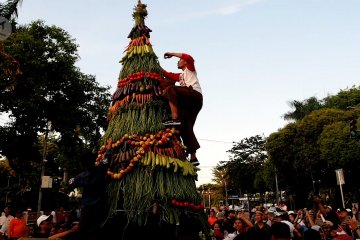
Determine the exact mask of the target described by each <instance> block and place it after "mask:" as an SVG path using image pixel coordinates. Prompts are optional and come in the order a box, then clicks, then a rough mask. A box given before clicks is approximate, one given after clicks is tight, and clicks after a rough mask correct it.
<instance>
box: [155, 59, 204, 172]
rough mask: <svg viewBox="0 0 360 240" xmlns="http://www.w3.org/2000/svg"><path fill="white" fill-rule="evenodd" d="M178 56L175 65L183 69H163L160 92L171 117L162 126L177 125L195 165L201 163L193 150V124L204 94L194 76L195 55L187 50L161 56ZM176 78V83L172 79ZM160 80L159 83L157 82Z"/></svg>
mask: <svg viewBox="0 0 360 240" xmlns="http://www.w3.org/2000/svg"><path fill="white" fill-rule="evenodd" d="M173 56H174V57H178V58H179V61H178V64H177V65H178V68H179V69H181V70H182V73H171V72H167V71H165V70H163V75H164V76H165V77H166V80H168V81H166V80H165V81H164V82H170V83H172V84H166V87H165V88H164V91H163V93H162V96H163V97H165V98H166V99H167V100H168V101H169V106H170V110H171V118H172V119H171V120H168V121H165V122H164V123H163V124H164V125H165V126H176V125H180V135H181V138H182V140H183V141H184V145H185V146H186V151H187V153H188V154H190V162H191V163H192V164H193V165H194V166H198V165H199V164H200V163H199V161H198V159H197V158H196V150H197V149H199V148H200V144H199V142H198V141H197V139H196V136H195V134H194V129H193V128H194V125H195V121H196V118H197V115H198V114H199V112H200V110H201V108H202V105H203V95H202V90H201V87H200V83H199V79H198V77H197V73H196V69H195V64H194V62H195V61H194V59H193V58H192V57H191V56H190V55H188V54H186V53H171V52H167V53H165V54H164V58H166V59H167V58H171V57H173ZM176 82H178V83H179V86H178V85H175V83H176ZM160 84H161V83H160Z"/></svg>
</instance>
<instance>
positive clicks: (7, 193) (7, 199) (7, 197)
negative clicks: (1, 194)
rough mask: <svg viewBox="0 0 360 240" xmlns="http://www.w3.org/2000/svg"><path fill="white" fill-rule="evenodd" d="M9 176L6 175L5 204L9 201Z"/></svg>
mask: <svg viewBox="0 0 360 240" xmlns="http://www.w3.org/2000/svg"><path fill="white" fill-rule="evenodd" d="M10 178H11V177H10V176H8V182H7V192H6V197H5V205H7V204H8V201H9V193H10V189H9V188H10Z"/></svg>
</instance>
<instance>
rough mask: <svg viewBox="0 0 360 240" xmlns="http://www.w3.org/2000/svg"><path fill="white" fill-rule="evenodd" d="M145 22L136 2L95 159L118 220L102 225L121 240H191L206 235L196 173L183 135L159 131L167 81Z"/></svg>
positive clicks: (171, 130)
mask: <svg viewBox="0 0 360 240" xmlns="http://www.w3.org/2000/svg"><path fill="white" fill-rule="evenodd" d="M146 17H147V9H146V5H145V4H142V3H141V1H139V2H138V4H137V6H136V7H135V8H134V12H133V19H134V21H135V25H134V27H133V28H132V29H131V31H130V33H129V36H128V38H130V42H129V45H128V46H127V48H126V51H125V55H124V57H123V58H122V59H121V61H120V62H121V63H122V69H121V71H120V74H119V81H118V85H117V89H116V91H115V93H114V95H113V103H112V106H111V107H110V110H109V114H108V116H109V126H108V128H107V129H106V131H105V134H104V136H103V138H102V146H101V148H100V149H99V157H98V158H97V159H96V161H97V162H99V161H102V160H105V159H106V160H108V161H109V170H108V177H109V183H108V188H107V189H108V191H107V192H108V195H109V202H110V217H111V218H112V219H116V218H120V220H118V221H109V222H108V224H112V223H113V224H115V225H116V226H118V227H121V226H122V227H123V229H122V231H123V232H124V234H123V239H141V238H144V237H147V236H149V235H152V236H156V238H159V239H175V238H178V237H184V236H187V237H189V236H190V237H191V238H194V237H198V235H199V232H200V231H202V232H203V233H205V234H208V232H209V226H208V222H207V217H206V215H205V214H204V211H203V209H204V206H203V201H202V196H201V194H200V193H199V192H198V191H197V189H196V184H195V180H196V178H197V171H198V168H196V167H194V166H193V165H192V164H191V163H190V162H189V161H188V160H187V159H186V156H187V154H186V151H185V150H186V146H184V144H183V142H182V139H181V138H180V131H181V128H178V129H176V128H164V126H163V125H162V122H163V121H164V120H165V119H167V118H168V116H169V115H170V110H169V107H168V103H167V101H166V100H165V98H163V97H162V96H161V94H162V90H163V86H164V85H163V83H164V82H165V81H164V77H163V75H162V69H161V67H160V65H159V62H158V58H157V56H156V54H155V52H154V51H153V49H152V46H151V43H150V32H151V30H150V29H149V28H148V27H147V26H146V25H145V21H144V20H145V18H146ZM119 209H120V210H122V211H121V212H119V211H117V210H119ZM125 225H127V226H125ZM109 229H111V228H109Z"/></svg>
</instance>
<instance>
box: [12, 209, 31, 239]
mask: <svg viewBox="0 0 360 240" xmlns="http://www.w3.org/2000/svg"><path fill="white" fill-rule="evenodd" d="M22 237H27V226H26V220H25V219H24V213H23V211H22V210H20V209H17V210H16V212H15V218H13V219H11V221H10V224H9V230H8V239H9V240H15V239H18V238H22Z"/></svg>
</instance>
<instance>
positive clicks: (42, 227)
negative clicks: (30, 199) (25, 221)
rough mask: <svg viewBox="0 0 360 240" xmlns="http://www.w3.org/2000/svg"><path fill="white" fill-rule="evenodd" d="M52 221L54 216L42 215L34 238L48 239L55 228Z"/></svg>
mask: <svg viewBox="0 0 360 240" xmlns="http://www.w3.org/2000/svg"><path fill="white" fill-rule="evenodd" d="M52 219H53V216H52V215H41V216H40V217H38V219H37V220H36V228H35V232H34V235H33V237H36V238H48V237H49V236H50V232H51V229H52V227H53V222H52Z"/></svg>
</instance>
